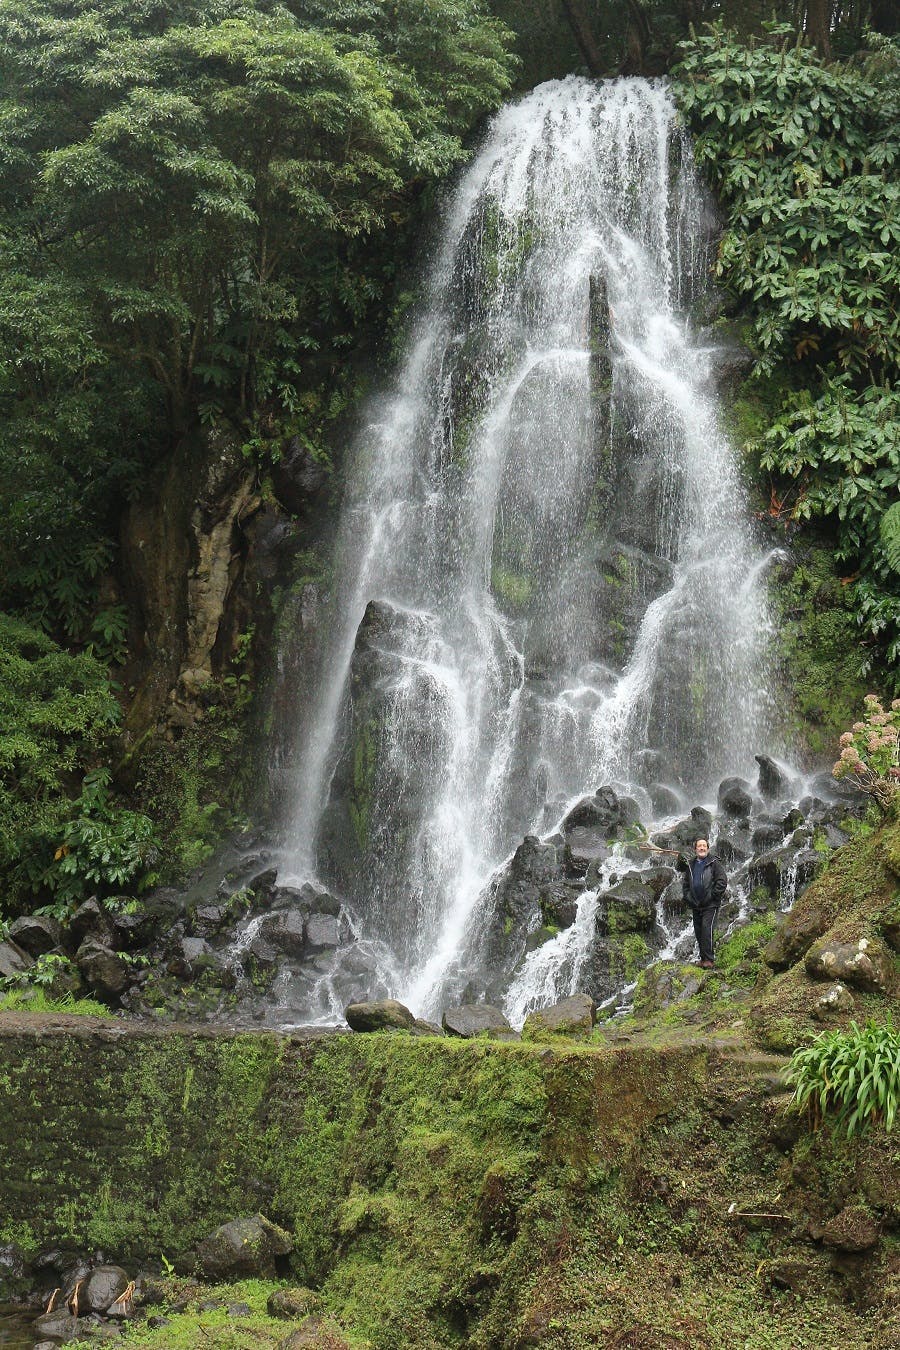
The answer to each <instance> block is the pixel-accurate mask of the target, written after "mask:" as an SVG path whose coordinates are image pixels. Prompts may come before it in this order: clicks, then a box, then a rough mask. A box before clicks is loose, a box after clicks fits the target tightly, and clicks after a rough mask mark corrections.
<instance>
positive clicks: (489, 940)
mask: <svg viewBox="0 0 900 1350" xmlns="http://www.w3.org/2000/svg"><path fill="white" fill-rule="evenodd" d="M568 899H569V892H568V891H567V890H566V889H565V887H564V875H563V867H562V863H561V862H560V860H559V854H558V852H557V847H556V845H555V844H553V843H552V842H547V843H542V842H541V840H540V839H538V838H537V836H536V835H533V834H529V835H526V836H525V838H524V839H523V840H522V842H521V844H520V845H519V847H518V848H517V849H516V851H515V853H514V854H513V856H512V858H511V859H510V861H509V863H508V864H507V865H506V866H505V867H504V868H503V869H502V871H500V872H499V873H498V875H497V876H496V877H495V878H494V879H493V881H492V883H491V901H490V912H491V922H490V926H489V928H488V932H487V936H486V941H485V962H486V964H487V966H488V967H489V968H490V969H494V970H499V969H507V970H508V969H510V967H511V966H513V965H514V964H515V962H516V961H517V960H518V959H519V958H520V957H521V955H522V953H523V952H524V951H525V943H526V940H527V937H528V934H529V932H530V931H531V930H532V929H533V928H534V927H535V926H536V925H537V924H538V923H539V922H540V918H541V912H542V909H543V907H544V905H545V904H546V905H547V907H548V909H554V908H555V907H556V906H557V904H561V903H564V902H567V901H568Z"/></svg>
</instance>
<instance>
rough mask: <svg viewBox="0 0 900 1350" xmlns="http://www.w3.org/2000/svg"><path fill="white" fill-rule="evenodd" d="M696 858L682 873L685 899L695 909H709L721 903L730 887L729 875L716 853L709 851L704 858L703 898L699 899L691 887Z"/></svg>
mask: <svg viewBox="0 0 900 1350" xmlns="http://www.w3.org/2000/svg"><path fill="white" fill-rule="evenodd" d="M693 863H694V859H693V858H692V859H691V861H690V862H689V863H688V864H687V871H685V872H683V873H682V875H681V890H682V893H683V895H684V898H685V900H686V901H687V903H688V904H689V905H692V906H693V907H694V908H695V909H709V907H710V906H711V905H720V904H721V903H722V898H723V896H724V895H725V892H726V890H727V889H728V877H727V876H726V875H725V868H724V867H723V866H722V864H721V863H720V862H719V860H718V858H717V857H716V855H715V854H714V853H707V855H706V857H705V858H704V860H703V873H702V875H701V877H700V889H701V891H702V892H703V896H702V899H700V900H698V899H697V898H696V896H695V895H694V892H693V890H692V889H691V869H692V866H693Z"/></svg>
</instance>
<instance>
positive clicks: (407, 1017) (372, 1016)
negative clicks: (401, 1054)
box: [344, 998, 416, 1031]
mask: <svg viewBox="0 0 900 1350" xmlns="http://www.w3.org/2000/svg"><path fill="white" fill-rule="evenodd" d="M344 1016H345V1017H346V1019H347V1024H348V1026H349V1027H350V1030H351V1031H385V1030H402V1031H408V1030H409V1029H410V1028H411V1027H412V1026H413V1025H414V1024H415V1020H416V1019H415V1017H414V1016H413V1014H412V1013H411V1012H410V1010H409V1008H407V1007H405V1006H404V1005H403V1004H402V1003H398V1002H397V1000H396V999H393V998H383V999H379V1000H377V1001H376V1002H374V1003H351V1004H350V1005H349V1006H348V1007H347V1008H345V1010H344Z"/></svg>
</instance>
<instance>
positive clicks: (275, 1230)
mask: <svg viewBox="0 0 900 1350" xmlns="http://www.w3.org/2000/svg"><path fill="white" fill-rule="evenodd" d="M293 1249H294V1243H293V1240H292V1239H291V1237H290V1234H288V1233H286V1232H285V1231H284V1229H283V1228H279V1227H278V1226H277V1225H276V1224H274V1223H271V1222H270V1221H269V1220H268V1219H266V1218H264V1217H263V1215H262V1214H254V1215H253V1216H252V1217H251V1218H247V1219H232V1220H231V1222H230V1223H225V1224H222V1226H221V1228H217V1229H216V1231H215V1232H214V1233H211V1234H210V1235H209V1237H207V1238H204V1239H203V1241H202V1242H201V1243H200V1244H199V1246H198V1248H197V1261H198V1264H199V1266H200V1269H201V1270H202V1272H203V1274H204V1275H205V1276H206V1278H207V1279H208V1280H213V1281H216V1280H230V1279H244V1278H247V1277H253V1276H256V1277H259V1278H260V1279H264V1280H272V1279H274V1278H275V1276H276V1274H277V1261H278V1258H279V1257H282V1256H288V1255H289V1254H290V1253H291V1252H292V1251H293Z"/></svg>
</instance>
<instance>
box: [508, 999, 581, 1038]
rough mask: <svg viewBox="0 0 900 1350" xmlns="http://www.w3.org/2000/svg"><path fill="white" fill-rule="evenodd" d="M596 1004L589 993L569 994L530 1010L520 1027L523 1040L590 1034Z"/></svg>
mask: <svg viewBox="0 0 900 1350" xmlns="http://www.w3.org/2000/svg"><path fill="white" fill-rule="evenodd" d="M596 1010H597V1008H596V1004H595V1003H594V1000H593V999H592V998H591V996H590V994H571V995H570V996H569V998H564V999H561V1000H560V1002H559V1003H554V1004H553V1005H552V1006H551V1007H549V1008H542V1009H541V1010H540V1011H539V1012H530V1013H529V1014H528V1016H527V1017H526V1018H525V1025H524V1027H523V1028H522V1039H523V1040H540V1039H542V1037H543V1036H545V1035H548V1034H550V1035H560V1036H578V1037H587V1036H590V1034H591V1031H592V1030H593V1027H594V1014H595V1012H596Z"/></svg>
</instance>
